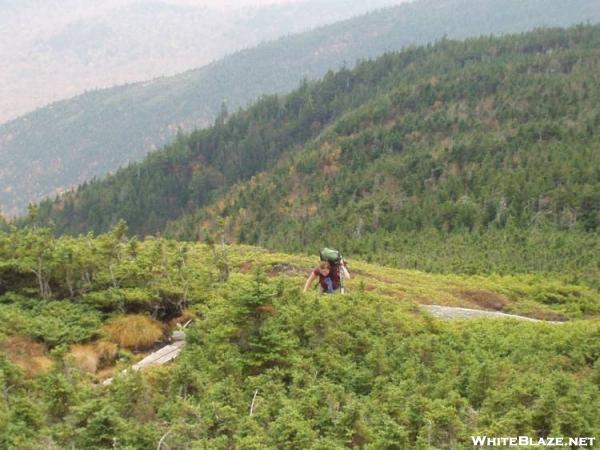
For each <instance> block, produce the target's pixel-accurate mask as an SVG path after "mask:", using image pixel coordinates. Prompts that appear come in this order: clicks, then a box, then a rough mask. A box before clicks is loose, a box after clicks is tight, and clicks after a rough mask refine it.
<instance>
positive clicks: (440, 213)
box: [36, 26, 600, 288]
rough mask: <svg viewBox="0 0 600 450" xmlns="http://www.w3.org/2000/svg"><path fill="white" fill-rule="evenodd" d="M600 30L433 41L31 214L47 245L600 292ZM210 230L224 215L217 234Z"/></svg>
mask: <svg viewBox="0 0 600 450" xmlns="http://www.w3.org/2000/svg"><path fill="white" fill-rule="evenodd" d="M599 42H600V27H599V26H580V27H576V28H572V29H569V30H560V29H556V30H540V31H536V32H532V33H528V34H524V35H518V36H509V37H505V38H501V39H498V38H493V39H492V38H479V39H471V40H467V41H465V42H453V41H443V42H440V43H439V44H437V45H435V46H432V47H427V48H414V49H410V50H406V51H403V52H401V53H397V54H388V55H386V56H384V57H381V58H379V59H377V60H375V61H372V62H366V63H363V64H361V65H359V66H358V67H357V68H356V69H353V70H348V69H346V70H342V71H340V72H337V73H330V74H328V75H327V76H326V77H325V78H324V80H323V81H319V82H311V83H307V84H305V85H304V86H303V87H301V88H300V89H299V90H296V91H295V92H293V93H291V94H289V95H287V96H284V97H269V98H265V99H263V100H261V101H259V102H257V103H256V104H255V105H254V106H252V107H250V108H248V109H247V110H244V111H241V112H239V113H237V114H234V115H232V116H230V117H229V118H225V117H224V116H222V117H221V118H220V119H219V120H218V121H217V123H216V125H215V126H214V127H212V128H210V129H206V130H202V131H197V132H195V133H192V134H191V135H190V136H187V137H186V136H181V137H180V138H179V139H178V141H177V142H176V143H175V144H174V145H172V146H170V147H168V148H166V149H165V150H164V151H161V152H157V153H155V154H153V155H151V156H150V157H149V158H148V159H147V160H146V161H144V162H143V163H138V164H133V165H131V166H129V167H128V168H126V169H122V170H120V171H119V172H118V173H117V174H116V175H115V176H112V177H109V178H108V179H107V180H105V181H96V182H93V183H90V184H87V185H85V186H82V187H80V188H79V189H78V191H77V192H76V193H73V194H69V195H66V196H63V197H61V198H60V199H58V200H56V201H54V202H49V201H48V202H44V203H42V204H41V205H40V207H39V211H38V214H39V215H38V216H37V218H36V221H37V222H38V223H49V222H52V223H53V224H54V226H55V227H56V230H57V232H59V233H84V232H87V231H88V230H94V231H96V232H101V231H104V230H106V229H108V228H110V227H111V226H113V225H114V224H115V223H116V222H117V221H118V220H120V219H125V220H126V221H127V222H128V224H129V226H130V229H131V231H132V232H134V233H136V234H140V235H143V234H146V233H154V232H157V231H162V230H164V227H165V225H166V224H167V223H168V222H169V224H168V226H167V232H168V234H169V235H173V236H175V237H178V238H185V239H198V238H201V239H202V238H203V237H204V235H205V231H206V230H207V229H211V228H218V227H224V231H225V234H226V237H227V239H228V240H230V241H234V242H246V243H254V244H259V245H263V246H267V247H270V248H277V249H284V250H292V251H302V252H304V251H308V252H314V251H316V249H317V248H318V247H319V246H321V245H323V244H329V245H335V246H338V247H340V248H343V249H345V250H346V251H347V252H349V253H351V254H355V255H356V254H362V255H364V257H365V258H374V259H377V260H379V261H382V262H385V263H388V264H391V265H396V266H401V267H412V268H420V269H425V270H430V271H436V272H457V271H459V272H463V273H465V272H466V273H490V272H501V273H514V272H532V271H536V272H551V273H554V274H560V275H561V276H562V277H564V278H565V279H568V280H570V281H577V280H579V279H583V280H584V281H585V282H586V283H587V284H588V285H591V286H595V287H596V288H597V287H599V285H598V279H600V278H599V276H598V275H599V271H600V267H599V266H598V265H597V258H595V257H594V255H595V254H597V252H598V250H599V245H600V241H599V239H598V228H599V226H600V160H599V157H600V152H599V151H598V147H599V144H600V141H599V135H598V125H599V124H600V114H599V113H598V111H597V108H596V105H597V104H598V102H599V101H600V78H599V76H598V73H599V72H598V70H597V69H598V64H599V61H600V59H599V56H600V51H599V50H598V49H599V46H598V43H599ZM220 218H225V221H223V220H221V219H220Z"/></svg>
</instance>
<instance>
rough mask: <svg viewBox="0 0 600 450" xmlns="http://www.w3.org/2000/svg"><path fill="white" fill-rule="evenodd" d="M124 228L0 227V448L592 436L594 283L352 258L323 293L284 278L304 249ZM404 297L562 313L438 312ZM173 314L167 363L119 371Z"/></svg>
mask: <svg viewBox="0 0 600 450" xmlns="http://www.w3.org/2000/svg"><path fill="white" fill-rule="evenodd" d="M125 231H126V229H125V227H123V226H122V225H119V226H118V227H116V228H115V229H113V230H111V231H110V232H109V233H107V234H105V235H100V236H97V237H92V236H91V235H88V236H82V237H79V238H72V237H67V236H64V237H62V238H60V239H54V238H52V236H51V231H50V230H47V229H39V228H38V229H30V228H26V229H22V230H14V231H12V232H11V233H8V234H7V233H1V232H0V320H2V323H3V324H4V326H3V327H2V329H1V330H0V389H1V390H2V392H3V396H2V401H1V402H0V447H2V448H7V449H11V450H12V449H42V448H44V449H47V448H85V449H105V448H123V449H149V448H157V446H159V442H162V444H161V445H162V446H163V448H167V447H166V446H168V448H172V449H174V448H178V449H193V448H208V449H215V450H216V449H239V450H248V449H315V450H316V449H327V450H330V449H343V448H364V449H374V450H375V449H377V450H379V449H409V448H410V449H423V450H425V449H431V448H439V449H446V448H447V449H450V448H454V449H469V448H472V444H471V441H470V436H471V435H479V434H481V435H490V436H492V435H493V436H495V435H502V436H504V435H507V436H512V435H528V436H530V437H532V438H539V437H546V436H548V435H552V436H598V435H599V434H600V417H599V416H598V414H597V412H598V410H599V408H600V390H599V381H600V363H599V361H600V339H598V338H599V337H600V322H599V321H598V314H599V313H600V297H599V296H598V294H597V292H593V291H591V290H590V289H589V288H586V287H585V286H582V285H577V284H565V283H562V282H560V281H558V280H555V279H552V278H547V277H540V276H521V277H498V276H490V277H481V276H477V277H469V276H456V275H455V276H442V275H429V274H425V273H422V272H418V271H410V270H398V269H392V268H382V267H381V266H379V265H373V264H367V263H364V262H361V261H356V260H351V261H350V268H351V272H352V274H353V275H354V278H353V280H351V283H349V285H348V288H349V294H348V295H343V296H342V295H338V296H331V297H327V298H324V297H319V296H317V295H315V294H313V293H309V294H304V295H303V294H301V293H300V291H301V286H302V283H303V280H304V277H305V276H306V275H307V273H309V271H310V268H311V267H312V266H313V265H314V264H315V258H314V257H312V258H308V257H302V256H297V255H296V256H294V255H286V254H279V253H270V252H268V251H266V250H264V249H260V248H256V247H249V246H225V247H221V246H220V245H219V246H217V247H214V246H211V245H204V244H190V243H182V242H176V241H169V240H164V239H160V238H154V237H149V238H146V239H144V240H139V239H137V238H135V237H134V238H127V237H125ZM421 303H441V304H454V305H462V306H470V307H472V308H473V307H475V308H484V309H485V308H493V309H504V310H506V311H512V312H521V313H524V314H527V315H529V316H534V317H544V316H545V317H550V318H561V320H567V321H566V322H565V323H563V324H558V325H557V324H548V323H543V322H538V323H532V322H516V321H512V320H493V319H486V320H481V319H480V320H471V321H468V322H465V321H462V320H458V321H449V322H444V321H439V320H437V319H434V318H432V317H430V316H429V315H427V314H426V313H424V312H423V311H422V310H420V309H419V307H418V305H419V304H421ZM190 319H193V320H194V322H193V323H192V325H190V326H189V327H188V329H187V331H186V335H187V338H186V341H187V343H186V345H185V347H184V349H183V351H182V354H181V356H180V357H179V359H178V360H176V361H175V362H174V363H173V364H170V365H168V366H163V367H160V368H154V369H148V370H147V371H144V372H131V371H130V372H129V374H120V375H119V373H120V372H121V370H122V369H126V368H127V367H129V366H130V365H131V364H133V363H135V362H136V361H139V360H140V359H141V358H142V357H144V356H145V355H146V354H147V353H148V352H149V351H151V350H153V349H156V348H158V347H160V346H161V345H165V344H166V343H167V342H168V337H169V336H170V335H171V333H172V332H173V331H174V330H177V324H178V323H179V324H182V323H185V322H187V321H188V320H190ZM112 376H115V377H116V378H115V380H114V381H113V383H112V384H111V385H110V386H103V385H101V384H100V383H99V381H101V380H103V379H106V378H107V377H112ZM557 405H560V407H558V406H557Z"/></svg>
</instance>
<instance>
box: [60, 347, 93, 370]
mask: <svg viewBox="0 0 600 450" xmlns="http://www.w3.org/2000/svg"><path fill="white" fill-rule="evenodd" d="M67 361H69V362H70V363H71V364H73V365H74V366H75V367H77V368H79V369H81V370H83V371H84V372H88V373H96V370H98V363H99V362H100V358H99V357H98V354H97V353H96V349H95V346H94V344H75V345H73V346H72V347H71V350H69V353H68V354H67Z"/></svg>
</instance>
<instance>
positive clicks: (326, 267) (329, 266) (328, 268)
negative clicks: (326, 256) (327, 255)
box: [319, 261, 331, 270]
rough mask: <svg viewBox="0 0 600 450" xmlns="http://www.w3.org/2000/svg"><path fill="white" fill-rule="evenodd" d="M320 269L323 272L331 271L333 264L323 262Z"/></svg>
mask: <svg viewBox="0 0 600 450" xmlns="http://www.w3.org/2000/svg"><path fill="white" fill-rule="evenodd" d="M319 269H321V270H323V269H327V270H331V264H329V262H328V261H321V264H319Z"/></svg>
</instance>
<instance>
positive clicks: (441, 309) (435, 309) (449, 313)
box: [419, 305, 564, 324]
mask: <svg viewBox="0 0 600 450" xmlns="http://www.w3.org/2000/svg"><path fill="white" fill-rule="evenodd" d="M419 307H420V308H421V309H423V310H425V311H427V312H428V313H429V314H431V315H432V316H433V317H436V318H438V319H480V318H482V317H487V318H491V319H516V320H525V321H528V322H545V323H553V324H561V323H564V322H557V321H553V320H539V319H532V318H531V317H525V316H518V315H516V314H506V313H502V312H498V311H486V310H483V309H469V308H459V307H456V306H440V305H419Z"/></svg>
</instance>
